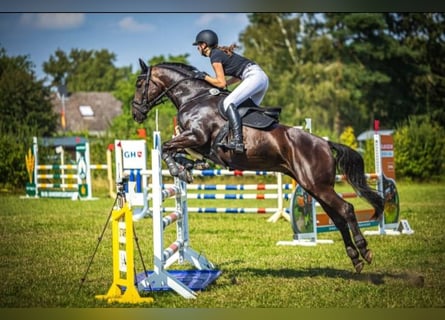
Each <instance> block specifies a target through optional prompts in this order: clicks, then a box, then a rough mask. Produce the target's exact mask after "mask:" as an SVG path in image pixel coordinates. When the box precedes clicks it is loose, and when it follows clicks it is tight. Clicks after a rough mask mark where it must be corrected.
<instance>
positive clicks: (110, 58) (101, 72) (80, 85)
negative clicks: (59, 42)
mask: <svg viewBox="0 0 445 320" xmlns="http://www.w3.org/2000/svg"><path fill="white" fill-rule="evenodd" d="M115 60H116V55H115V54H114V53H110V52H108V50H105V49H103V50H99V51H95V50H79V49H72V50H71V52H70V53H69V55H67V54H66V53H65V52H63V51H62V50H60V49H58V50H56V52H55V53H54V55H51V56H50V58H49V61H47V62H44V63H43V71H44V72H45V73H46V74H48V75H50V76H52V78H53V80H52V85H53V86H59V85H66V86H67V89H68V91H70V92H78V91H113V90H115V89H116V86H117V82H118V81H120V80H122V79H125V80H128V76H129V74H130V73H131V67H130V66H129V67H122V68H116V67H115V66H114V64H113V63H114V61H115Z"/></svg>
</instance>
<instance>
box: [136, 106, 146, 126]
mask: <svg viewBox="0 0 445 320" xmlns="http://www.w3.org/2000/svg"><path fill="white" fill-rule="evenodd" d="M132 114H133V120H134V121H136V122H137V123H142V122H144V121H145V119H147V114H146V113H143V112H141V111H140V110H139V109H138V108H135V107H134V106H133V109H132Z"/></svg>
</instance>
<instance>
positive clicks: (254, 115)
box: [218, 98, 281, 129]
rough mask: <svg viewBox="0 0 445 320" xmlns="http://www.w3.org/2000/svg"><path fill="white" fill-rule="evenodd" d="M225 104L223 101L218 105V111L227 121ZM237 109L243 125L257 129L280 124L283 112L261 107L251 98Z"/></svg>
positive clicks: (276, 108)
mask: <svg viewBox="0 0 445 320" xmlns="http://www.w3.org/2000/svg"><path fill="white" fill-rule="evenodd" d="M223 102H224V100H221V102H220V103H219V104H218V111H219V113H220V114H221V116H222V117H223V119H224V120H227V116H226V114H225V111H224V106H223ZM237 109H238V112H239V115H240V118H241V121H242V123H243V125H244V126H247V127H251V128H256V129H266V128H268V127H270V126H271V125H273V124H274V123H277V122H279V116H280V112H281V108H280V107H269V108H263V107H259V106H257V105H256V104H255V103H254V102H253V101H252V99H250V98H249V99H247V100H245V101H244V102H243V103H241V104H240V105H239V106H238V108H237Z"/></svg>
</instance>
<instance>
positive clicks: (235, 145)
mask: <svg viewBox="0 0 445 320" xmlns="http://www.w3.org/2000/svg"><path fill="white" fill-rule="evenodd" d="M217 146H218V147H223V148H226V149H230V150H234V151H235V153H243V152H244V144H243V143H242V142H235V141H230V142H229V143H222V142H220V143H218V144H217Z"/></svg>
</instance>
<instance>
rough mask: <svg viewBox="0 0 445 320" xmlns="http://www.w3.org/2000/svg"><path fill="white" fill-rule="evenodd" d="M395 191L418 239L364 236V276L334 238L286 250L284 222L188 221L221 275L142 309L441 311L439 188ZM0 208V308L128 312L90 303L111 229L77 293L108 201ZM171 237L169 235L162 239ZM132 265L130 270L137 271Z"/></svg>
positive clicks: (147, 245)
mask: <svg viewBox="0 0 445 320" xmlns="http://www.w3.org/2000/svg"><path fill="white" fill-rule="evenodd" d="M398 189H399V194H400V200H401V218H402V219H407V220H408V221H409V223H410V225H411V227H412V229H413V230H414V231H415V233H414V234H413V235H401V236H368V237H367V239H368V242H369V247H370V248H371V249H372V250H373V252H374V261H373V263H372V264H371V265H367V266H365V268H364V270H363V271H362V273H361V274H356V273H354V269H353V267H352V264H351V262H350V260H349V258H348V257H347V256H346V253H345V250H344V247H343V243H342V241H341V239H340V235H339V233H338V232H331V233H323V234H320V236H319V237H320V238H321V239H333V240H334V244H331V245H318V246H316V247H283V246H277V245H276V242H277V241H280V240H291V239H292V232H291V227H290V224H289V223H288V222H286V221H285V220H283V219H281V220H279V221H278V222H277V223H269V222H267V219H268V217H269V216H270V214H267V215H259V214H238V215H237V214H191V215H190V219H189V224H190V234H191V246H192V248H194V249H195V250H196V251H198V252H202V253H203V254H205V256H206V257H207V258H208V259H209V260H210V261H212V262H213V263H214V264H215V266H216V267H217V268H218V269H220V270H222V275H221V277H220V278H219V279H218V280H217V281H216V282H215V283H214V284H212V285H211V286H209V287H208V288H207V289H206V290H205V291H202V292H199V294H198V298H197V299H195V300H187V299H184V298H182V297H181V296H179V295H178V294H176V293H174V292H154V293H150V294H147V295H148V296H152V297H153V298H154V303H152V304H146V305H143V306H144V307H148V308H152V307H153V308H250V307H273V308H274V307H280V308H411V307H415V308H431V307H441V308H443V307H445V270H444V269H445V268H444V266H445V254H444V253H445V237H444V234H445V233H444V231H443V227H444V225H445V197H444V195H445V186H444V185H443V184H422V185H418V184H401V185H398ZM0 201H1V202H2V212H1V219H2V222H1V224H0V228H1V235H0V256H1V261H0V281H1V283H2V286H1V287H0V307H3V308H16V307H18V308H20V307H27V308H28V307H62V308H64V307H69V308H83V307H93V308H102V307H110V306H113V307H119V306H126V305H117V304H112V305H110V304H107V303H106V302H103V301H99V300H96V299H95V298H94V296H95V295H97V294H105V293H106V291H107V290H108V288H109V286H110V284H111V281H112V260H111V228H110V225H108V226H107V229H106V232H105V235H104V238H103V239H102V241H100V244H99V248H98V251H97V254H96V256H95V257H94V260H93V264H92V265H91V268H90V269H89V272H88V274H87V278H86V280H85V282H84V283H83V286H82V288H81V290H80V291H79V285H80V279H81V278H82V277H83V275H84V273H85V272H86V269H87V266H88V263H89V261H90V259H91V256H92V254H93V252H94V249H95V247H96V245H97V244H98V243H99V242H98V237H99V236H100V234H101V231H102V229H103V227H104V225H105V223H106V220H107V217H108V214H109V212H110V210H111V206H112V204H113V199H110V198H108V199H107V198H100V199H99V200H94V201H71V200H59V199H38V200H36V199H20V198H19V197H18V196H17V195H2V196H0ZM246 203H248V202H246ZM252 203H253V204H255V201H253V202H252ZM287 204H288V203H287V202H285V205H287ZM189 205H190V206H193V205H194V204H193V203H191V204H189ZM213 205H214V204H213ZM247 205H249V204H247ZM135 228H136V232H137V236H138V238H139V243H140V245H141V247H142V251H143V252H142V253H143V256H144V262H145V264H146V266H147V268H148V269H149V270H151V269H152V254H151V252H152V245H151V219H144V220H142V221H139V222H137V223H136V224H135ZM171 229H174V228H171ZM172 232H173V230H169V231H168V234H167V236H166V237H167V238H168V239H169V238H172V237H173V235H172ZM136 257H137V258H136V267H137V269H138V271H142V264H141V262H140V260H139V258H138V256H137V255H136ZM189 267H190V266H189V265H174V268H176V269H186V268H189ZM127 306H128V305H127Z"/></svg>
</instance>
